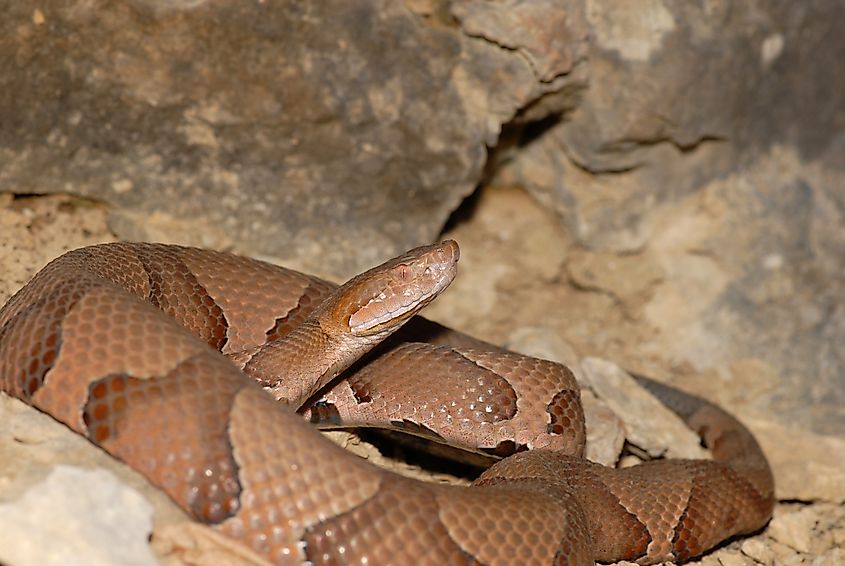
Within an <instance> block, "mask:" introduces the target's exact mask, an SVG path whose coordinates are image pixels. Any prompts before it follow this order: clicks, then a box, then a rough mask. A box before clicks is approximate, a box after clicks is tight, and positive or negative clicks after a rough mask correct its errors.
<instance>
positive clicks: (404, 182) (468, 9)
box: [0, 0, 586, 275]
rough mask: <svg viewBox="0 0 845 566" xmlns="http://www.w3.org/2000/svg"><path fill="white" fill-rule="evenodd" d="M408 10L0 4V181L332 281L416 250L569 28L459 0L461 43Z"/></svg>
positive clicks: (569, 57)
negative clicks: (500, 41) (329, 275)
mask: <svg viewBox="0 0 845 566" xmlns="http://www.w3.org/2000/svg"><path fill="white" fill-rule="evenodd" d="M415 4H416V5H415V6H414V8H415V10H416V13H414V12H412V11H410V9H409V8H408V7H406V6H405V5H403V4H402V3H400V2H390V1H386V0H384V1H378V0H371V1H360V2H346V1H342V0H338V1H330V2H315V3H304V4H303V3H300V2H249V3H244V2H237V1H234V0H221V1H215V2H193V1H186V2H163V1H155V0H123V1H119V2H105V1H101V0H94V1H91V2H76V3H67V2H60V1H57V0H54V1H47V2H42V3H40V4H38V8H33V7H32V5H28V4H26V3H20V2H13V1H5V2H0V11H2V13H3V18H2V19H0V34H2V36H3V37H4V38H6V39H5V41H4V42H3V43H2V44H0V64H1V65H2V67H3V69H4V72H3V73H2V74H0V91H2V92H4V93H6V96H3V97H0V190H3V189H5V190H13V191H15V192H37V193H43V192H72V193H77V194H81V195H85V196H89V197H93V198H96V199H99V200H102V201H105V202H108V203H110V204H112V205H114V206H115V207H116V208H115V214H114V215H113V217H112V226H113V228H114V229H116V230H117V231H118V233H119V235H121V236H122V237H125V238H135V239H169V240H179V241H183V242H189V243H194V244H201V245H206V246H214V247H218V248H221V247H236V248H238V249H241V250H244V251H248V252H250V253H253V254H262V255H269V256H275V257H277V258H281V259H290V258H293V257H299V258H303V259H302V260H301V262H300V263H299V264H300V265H302V266H303V267H306V268H310V269H312V270H321V271H323V272H326V271H333V272H334V273H336V274H344V275H348V274H350V273H351V272H353V271H357V270H358V269H360V268H361V267H363V266H366V265H370V264H372V263H374V262H376V261H378V260H380V259H383V258H384V257H385V256H387V255H390V254H393V253H395V252H398V251H400V250H404V249H407V248H409V247H412V246H414V245H417V244H419V243H421V242H425V241H430V240H432V239H433V238H435V237H436V235H437V233H438V232H439V230H440V229H441V227H442V225H443V223H444V222H445V220H446V218H447V216H448V215H449V213H450V212H451V211H452V210H453V209H454V208H455V207H456V206H457V205H458V203H459V202H460V201H461V199H462V198H463V197H465V196H466V195H467V194H469V193H470V192H471V191H472V190H473V189H474V187H475V186H476V184H477V183H478V182H479V180H480V178H481V175H482V171H483V168H484V165H485V161H486V146H493V145H495V144H496V141H497V137H498V133H499V129H500V126H501V124H502V123H504V122H507V121H509V120H510V119H511V118H512V117H513V116H514V114H515V113H516V112H517V111H518V110H519V109H520V108H522V107H523V106H525V105H527V104H529V103H530V102H532V101H535V100H537V99H540V98H543V96H544V95H547V94H549V93H554V92H559V91H561V90H563V88H564V85H566V84H567V83H568V82H569V81H568V78H567V74H568V73H569V72H570V71H571V70H572V68H573V66H575V65H576V63H577V61H578V59H579V55H578V54H579V53H580V52H582V51H584V49H583V47H582V45H581V42H583V41H584V38H585V35H586V34H585V31H584V30H583V20H582V19H580V18H578V17H577V12H575V15H573V16H572V17H569V16H568V14H567V12H566V11H564V10H563V9H562V7H561V6H560V5H555V4H554V3H551V2H540V3H537V8H536V9H533V10H517V11H516V12H515V13H516V15H517V16H518V18H517V20H518V21H515V22H514V23H513V25H510V24H509V21H510V20H509V19H508V18H509V17H510V16H509V8H510V7H509V6H508V5H507V3H505V4H502V5H500V6H494V5H489V6H488V5H486V4H487V3H481V4H479V5H478V6H475V7H474V6H473V5H472V4H473V3H467V5H466V6H464V7H462V8H461V10H462V12H461V13H462V14H464V17H466V18H467V20H468V21H469V22H470V23H471V25H472V26H473V27H472V30H473V33H474V34H477V35H478V36H479V37H470V36H469V35H466V34H465V33H464V32H463V31H462V30H461V29H460V28H459V27H458V26H456V25H455V21H454V19H453V18H452V17H451V16H449V15H448V14H440V13H439V12H436V11H432V10H433V8H432V7H430V6H428V5H426V4H425V3H415ZM476 4H478V3H476ZM526 4H530V3H526ZM474 9H475V10H483V12H484V14H483V17H481V18H478V19H479V22H476V21H475V19H473V16H472V14H473V10H474ZM549 12H551V13H553V14H555V17H553V18H549V17H547V16H544V13H545V14H548V13H549ZM485 26H489V27H496V26H498V27H496V29H500V28H502V27H505V28H507V29H509V30H510V45H509V46H508V48H507V49H505V48H503V47H501V46H499V45H497V44H495V43H493V42H491V41H488V40H485V39H482V38H481V37H480V36H482V35H484V33H485V32H484V29H485ZM579 26H581V28H579ZM538 30H539V31H542V34H540V35H537V33H536V32H537V31H538ZM524 37H531V38H533V40H532V42H531V44H530V45H529V46H527V47H525V48H522V46H521V44H520V41H521V39H520V38H524ZM511 45H512V47H511ZM525 52H527V53H530V55H531V56H530V57H526V56H524V54H523V53H525ZM547 54H550V55H548V58H550V60H544V58H545V57H547ZM538 61H539V62H541V63H540V64H539V66H537V65H538ZM326 266H329V267H328V268H327V267H326Z"/></svg>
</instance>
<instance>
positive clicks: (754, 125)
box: [0, 0, 845, 565]
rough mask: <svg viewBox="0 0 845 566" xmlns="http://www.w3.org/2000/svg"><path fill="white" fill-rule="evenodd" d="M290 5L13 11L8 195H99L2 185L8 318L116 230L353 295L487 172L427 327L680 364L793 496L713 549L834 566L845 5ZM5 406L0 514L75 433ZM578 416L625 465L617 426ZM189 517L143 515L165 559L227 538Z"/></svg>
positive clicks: (464, 216)
mask: <svg viewBox="0 0 845 566" xmlns="http://www.w3.org/2000/svg"><path fill="white" fill-rule="evenodd" d="M300 4H301V3H300ZM300 4H295V3H292V2H291V3H290V5H291V6H293V7H288V6H286V3H284V2H272V3H271V2H265V3H261V2H259V3H252V4H243V3H235V2H233V1H232V0H215V1H209V2H187V1H186V2H164V1H153V0H123V1H121V2H110V3H106V2H101V1H100V0H93V1H91V2H78V3H60V2H58V1H53V0H51V1H48V2H46V3H41V4H39V7H38V8H37V9H36V8H33V7H31V6H30V5H26V4H25V3H19V2H12V1H10V0H5V1H4V0H0V13H3V15H4V17H3V18H0V32H2V35H1V36H0V37H2V38H3V39H0V66H1V67H2V68H3V69H4V72H3V73H2V74H0V193H2V192H6V193H17V194H32V193H35V194H40V193H50V192H69V193H76V194H83V195H89V196H93V197H94V198H96V199H98V200H101V201H103V202H104V203H105V204H106V205H107V206H99V205H92V204H91V202H90V201H86V200H82V199H77V198H66V197H54V198H21V197H18V198H14V199H13V198H12V197H11V196H5V197H4V196H3V195H2V194H0V271H2V273H3V274H4V276H3V277H2V278H0V301H2V300H4V299H5V297H6V296H8V294H9V293H11V292H13V291H14V290H16V289H17V288H18V287H20V285H21V284H23V282H24V281H25V280H26V279H27V278H28V276H29V275H30V274H32V273H33V272H34V271H35V270H37V269H38V268H39V267H41V266H42V265H43V264H44V263H46V262H47V261H48V260H49V259H52V258H53V257H55V256H56V255H58V254H59V253H61V252H62V251H64V250H66V249H69V248H71V247H76V246H79V245H84V244H88V243H94V242H97V241H103V240H110V239H113V238H114V237H115V235H119V236H120V237H124V238H126V237H134V238H153V239H161V240H169V241H180V242H186V243H194V244H201V245H207V246H212V247H216V248H220V249H223V248H226V249H230V248H231V249H237V250H239V251H242V252H246V253H249V254H251V255H263V256H270V257H275V258H279V259H283V260H284V262H285V263H286V264H288V265H290V266H292V267H299V268H303V269H307V270H309V271H312V272H316V273H319V274H321V275H324V276H328V277H332V278H335V279H339V278H342V276H343V275H345V274H348V273H350V272H351V271H355V270H357V269H358V268H360V267H364V266H368V265H371V264H373V263H375V262H377V261H378V260H381V259H384V258H385V257H387V256H388V255H390V254H392V253H393V252H395V251H397V250H399V249H404V248H407V247H410V246H411V245H415V244H417V243H420V242H422V241H423V240H429V239H433V238H434V237H435V235H436V234H437V232H438V231H439V230H440V228H441V225H442V223H443V220H444V218H445V217H446V215H447V214H449V212H450V211H452V209H453V208H454V207H455V206H456V204H457V202H458V201H459V199H460V198H461V196H462V195H464V194H466V193H468V192H469V191H470V190H471V189H472V188H473V187H474V186H475V185H476V184H477V183H478V182H479V181H480V180H482V181H483V180H487V181H488V184H493V185H498V187H494V188H486V189H484V190H483V191H480V192H479V193H477V194H476V195H474V196H473V198H471V199H470V200H469V201H467V202H466V204H465V205H464V206H463V207H462V208H461V209H460V210H459V212H458V214H456V215H455V216H454V217H453V218H452V221H451V222H450V224H449V230H448V232H447V235H449V236H451V237H456V238H457V239H458V240H459V241H460V243H461V246H462V259H461V267H460V275H459V277H458V279H457V281H456V283H455V284H454V285H453V287H452V288H451V289H450V290H449V291H447V293H446V295H445V296H444V297H443V298H442V299H439V300H438V301H437V302H436V303H435V304H434V305H433V308H432V309H430V311H429V313H428V314H431V315H433V316H435V317H436V318H438V319H440V320H441V321H442V322H444V323H447V324H450V325H453V326H456V327H458V328H461V329H463V330H466V331H469V332H471V333H473V334H475V335H478V336H479V337H481V338H485V339H488V340H490V341H493V342H496V343H502V344H507V345H509V346H510V347H514V348H517V349H520V350H524V351H529V352H533V353H538V354H541V355H543V356H545V357H557V358H559V359H564V360H566V361H567V363H570V364H572V365H573V366H574V370H575V371H576V374H579V375H580V374H582V373H583V372H581V371H580V368H579V367H578V366H579V363H580V360H581V359H582V357H587V356H594V357H599V358H602V359H605V360H612V361H613V362H614V363H617V364H619V365H620V366H622V367H625V368H628V369H631V370H634V371H638V372H641V373H644V374H646V375H654V376H658V377H664V378H668V377H670V376H672V377H675V378H676V381H677V382H678V383H679V384H680V385H681V386H683V387H685V388H687V389H689V390H691V391H693V392H695V393H698V394H701V395H704V396H706V397H708V398H710V399H712V400H714V401H716V402H719V403H721V404H722V405H724V406H725V407H726V408H728V409H729V410H731V411H732V412H734V413H735V414H737V415H738V416H739V417H740V418H741V419H742V420H743V421H744V422H746V424H748V425H749V426H750V428H751V429H752V430H753V431H754V433H755V434H756V435H757V437H758V438H759V439H760V441H761V443H762V445H763V447H764V449H765V451H766V452H767V454H768V455H769V457H770V459H771V461H772V464H773V467H774V471H775V476H776V482H777V495H778V497H780V498H781V499H784V500H791V501H793V502H794V501H801V502H804V503H790V504H782V505H781V506H780V507H779V512H778V519H777V520H778V523H776V528H774V530H773V531H772V532H769V531H764V533H763V534H761V535H758V536H756V537H753V538H749V539H742V540H740V541H738V542H734V543H731V544H729V545H727V546H726V547H725V548H723V549H721V550H719V551H718V552H716V553H713V554H711V555H708V556H706V557H704V558H703V559H702V560H701V564H708V565H715V564H722V565H725V564H757V563H762V564H775V563H777V564H799V563H806V564H839V563H841V562H843V555H842V548H843V547H845V507H843V502H845V475H843V467H842V464H841V463H842V462H843V461H845V444H843V440H842V439H843V438H845V411H843V409H842V407H845V382H843V376H845V358H843V355H842V352H843V350H842V347H841V344H843V343H845V322H843V321H845V312H843V307H842V304H843V303H842V300H841V297H842V296H843V291H845V288H843V287H845V277H843V271H842V258H843V257H845V197H843V195H845V191H843V187H845V95H843V94H842V93H843V92H845V72H842V71H841V70H840V69H841V68H842V65H841V62H842V61H843V60H845V36H843V35H842V34H841V33H840V30H839V27H840V26H841V24H840V22H841V21H843V20H845V4H843V3H842V2H841V1H840V0H809V1H806V2H790V1H789V0H753V1H751V2H732V1H728V0H718V1H710V2H698V3H683V2H666V1H665V0H648V1H645V2H637V3H631V2H625V1H624V0H614V1H600V0H580V1H576V0H573V1H567V0H560V1H553V0H522V1H519V0H501V1H497V2H485V1H479V0H463V1H462V0H456V1H453V2H448V3H447V2H440V1H439V0H406V1H405V3H404V4H402V3H400V2H387V1H386V0H385V1H383V2H381V3H379V2H376V1H375V0H373V1H372V2H365V1H361V2H354V3H349V2H340V1H338V2H332V3H310V4H303V5H301V6H300ZM500 130H501V135H500ZM485 146H487V147H490V148H492V149H493V151H492V152H491V155H492V156H493V159H488V158H486V156H485V155H486V149H485ZM513 185H520V186H521V187H523V188H526V189H528V190H529V191H530V192H531V194H532V195H533V197H534V199H536V201H539V202H540V203H541V204H542V206H537V202H536V201H535V200H531V199H529V198H528V197H526V195H525V194H524V193H523V192H522V191H519V190H515V189H513V188H512V186H513ZM107 220H108V226H107ZM107 227H108V228H110V230H109V229H107ZM111 230H117V231H118V233H117V234H115V233H113V232H112V231H111ZM0 400H2V399H0ZM599 401H600V400H599ZM15 407H17V408H15V409H14V410H11V409H8V405H7V404H5V403H4V404H0V409H1V411H0V422H2V423H4V424H3V426H0V431H5V430H9V428H8V427H7V425H6V423H9V422H11V423H13V426H12V429H11V430H13V431H18V432H16V433H13V434H12V436H5V437H2V439H0V456H2V457H0V462H2V463H5V462H11V463H12V464H11V467H9V466H5V467H4V466H2V464H0V488H2V489H5V488H6V487H8V486H12V488H14V489H13V490H12V492H11V493H12V495H9V494H8V493H7V492H6V491H2V492H0V499H3V500H9V499H12V498H14V497H17V496H19V494H20V493H21V491H20V489H23V487H21V486H22V485H23V484H21V482H20V478H22V477H25V478H29V480H30V481H33V482H37V481H39V480H40V479H43V478H44V477H46V475H47V473H48V472H49V467H50V466H51V465H52V464H51V463H52V462H66V463H72V464H75V463H76V462H75V461H74V460H73V458H75V457H76V455H77V454H82V453H84V452H85V448H84V447H85V446H86V444H85V442H84V441H82V440H81V439H75V440H74V441H69V442H71V444H70V446H73V447H74V448H73V450H70V449H68V448H65V447H64V446H65V445H64V444H63V443H64V442H65V440H62V441H61V442H59V441H57V440H56V441H54V440H53V439H54V438H61V437H62V435H63V434H64V435H65V436H70V438H75V437H73V436H72V435H68V434H67V433H66V431H65V432H64V433H62V432H57V431H63V429H62V428H61V427H57V426H55V425H54V426H53V427H50V426H46V425H45V428H43V429H42V428H41V427H40V426H39V427H36V426H34V425H32V424H31V423H30V421H29V417H27V416H26V415H28V414H29V413H31V411H28V410H26V409H24V408H22V407H18V406H17V405H16V406H15ZM589 407H592V409H589ZM588 410H591V411H592V414H591V415H588V419H593V421H592V422H594V423H595V422H599V423H601V424H602V426H605V427H607V428H606V430H605V431H604V432H603V433H602V434H601V435H599V436H604V438H605V440H604V441H603V442H604V443H605V444H603V445H602V446H603V447H602V448H601V449H599V450H597V451H595V452H592V454H593V455H594V457H595V458H597V459H602V460H604V461H612V460H613V459H614V458H617V457H618V450H619V444H620V443H621V438H622V435H621V431H622V429H623V425H622V424H621V420H620V419H624V418H627V417H630V416H631V415H629V414H622V415H619V417H618V418H617V417H613V416H611V415H608V414H605V413H604V411H606V410H607V408H606V405H604V404H595V405H594V404H592V402H591V404H590V405H588ZM623 412H624V413H632V414H633V410H632V409H631V408H626V409H624V410H623ZM633 416H634V417H635V418H636V415H633ZM49 424H52V423H49V422H48V425H49ZM21 427H23V428H21ZM21 430H26V431H29V432H28V434H29V435H30V436H26V437H25V438H27V439H29V440H28V441H27V442H24V443H21V442H19V441H18V440H16V439H15V436H14V434H18V435H20V431H21ZM42 438H47V439H48V441H46V442H45V441H43V440H39V439H42ZM74 442H75V443H74ZM93 452H94V453H95V454H97V455H98V456H99V458H100V460H97V462H98V464H97V465H98V466H99V465H102V466H109V465H110V464H109V463H108V462H107V461H108V458H105V457H104V455H103V454H102V453H100V452H98V451H96V450H94V451H93ZM363 452H364V454H365V455H367V456H368V457H370V458H372V459H374V460H378V459H379V458H380V457H379V456H377V455H376V454H375V453H374V452H373V451H372V450H370V449H368V448H366V447H364V449H363ZM25 453H29V454H30V456H31V459H32V460H34V462H32V463H28V464H26V465H21V462H24V461H27V462H29V461H30V460H25V459H24V454H25ZM71 455H72V456H71ZM68 458H70V459H71V461H70V462H67V459H68ZM112 465H113V464H112ZM385 465H388V464H385ZM116 467H117V468H118V469H119V468H120V466H116ZM399 469H400V471H402V472H403V473H408V474H418V473H420V472H419V470H414V469H412V468H409V467H405V468H403V467H400V468H399ZM124 472H125V470H124ZM121 477H123V476H121ZM127 477H128V478H130V479H129V480H126V481H130V482H132V481H136V482H137V481H139V480H138V479H137V477H134V476H133V475H132V474H131V473H127ZM133 477H134V480H133V479H131V478H133ZM435 479H438V480H442V479H443V478H439V477H438V478H435ZM141 483H142V484H143V482H141ZM27 485H30V484H27ZM132 485H133V486H135V487H136V488H137V489H149V487H146V488H144V487H143V485H141V486H136V485H135V484H132ZM18 488H20V489H18ZM15 489H18V491H15ZM144 493H145V494H146V493H147V491H144ZM147 497H150V498H155V492H154V491H153V493H152V495H147ZM159 497H160V494H159ZM162 509H166V506H163V507H159V506H158V505H157V511H156V521H157V523H158V521H159V519H160V517H161V516H162V513H165V515H166V511H162ZM804 509H806V511H804ZM171 511H172V509H171ZM794 513H801V515H799V516H798V518H797V519H786V517H789V516H791V514H794ZM807 517H810V518H809V519H808V518H807ZM812 517H816V520H813V519H812ZM81 520H84V519H81ZM176 523H177V524H175V525H171V526H165V527H159V526H158V525H156V527H155V533H156V534H155V535H154V541H156V543H157V545H158V546H157V549H156V550H157V552H159V557H160V558H161V557H164V559H165V560H166V561H168V563H174V564H175V563H180V562H181V563H186V562H187V563H194V564H196V563H203V559H202V558H199V559H197V558H196V556H197V555H198V554H201V553H203V552H205V551H204V550H202V549H207V548H212V549H219V544H218V543H217V542H213V541H212V542H210V543H209V542H196V540H195V539H196V538H197V537H196V536H194V534H192V533H187V534H186V532H184V530H183V529H184V522H182V523H179V521H176ZM808 529H809V530H808ZM188 530H190V527H189V528H188ZM180 531H182V532H180ZM164 532H168V533H171V534H172V538H170V539H168V535H165V534H163V533H164ZM201 532H202V531H201ZM200 538H201V539H202V540H205V541H207V540H211V539H213V537H208V536H207V535H206V536H201V537H200ZM807 540H810V543H809V546H807V544H806V541H807ZM221 544H222V543H221ZM799 547H800V548H799ZM211 552H212V554H211V555H206V556H207V558H206V559H205V560H206V561H205V563H212V564H213V563H221V559H219V557H218V558H217V559H215V558H208V556H212V557H213V556H214V554H213V552H217V550H212V551H211ZM226 552H229V551H228V550H227V551H226ZM226 556H230V555H229V554H227V555H226ZM226 560H229V558H227V559H226ZM233 560H234V559H233ZM245 560H247V561H248V560H249V559H248V558H245Z"/></svg>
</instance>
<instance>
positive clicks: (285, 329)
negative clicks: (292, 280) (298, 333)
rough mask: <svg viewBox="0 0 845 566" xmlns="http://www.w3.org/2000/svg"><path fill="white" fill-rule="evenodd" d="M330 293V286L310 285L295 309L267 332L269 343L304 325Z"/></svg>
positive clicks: (279, 319) (278, 319)
mask: <svg viewBox="0 0 845 566" xmlns="http://www.w3.org/2000/svg"><path fill="white" fill-rule="evenodd" d="M329 292H330V289H329V287H328V285H318V284H314V283H309V284H308V286H307V287H305V289H304V290H303V292H302V296H300V297H299V301H298V302H297V303H296V306H295V307H293V308H292V309H291V310H290V311H289V312H287V313H286V314H285V316H283V317H279V318H277V319H276V323H275V324H274V325H273V328H271V329H270V330H268V331H267V337H266V339H267V342H272V341H273V340H278V339H279V338H281V337H282V336H285V335H287V334H288V333H289V332H290V331H291V330H293V329H294V328H296V327H297V326H299V325H300V324H302V323H303V322H304V321H305V319H306V318H307V317H308V315H309V314H311V311H312V310H314V307H315V306H317V304H319V301H321V300H322V299H323V298H325V297H326V296H327V295H328V294H329Z"/></svg>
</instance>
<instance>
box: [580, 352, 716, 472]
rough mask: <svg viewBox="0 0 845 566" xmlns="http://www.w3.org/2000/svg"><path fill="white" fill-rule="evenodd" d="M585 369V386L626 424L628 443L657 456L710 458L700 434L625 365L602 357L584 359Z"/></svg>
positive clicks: (583, 367) (583, 366) (582, 366)
mask: <svg viewBox="0 0 845 566" xmlns="http://www.w3.org/2000/svg"><path fill="white" fill-rule="evenodd" d="M581 368H582V370H583V372H584V379H585V382H584V385H585V386H587V387H589V388H590V389H591V390H592V391H593V392H594V393H595V394H596V395H597V396H598V397H599V398H600V399H602V401H604V402H605V403H607V405H608V406H609V407H610V408H611V409H612V410H613V412H615V413H616V414H617V415H619V416H620V418H621V419H622V421H623V422H624V423H625V429H626V431H627V434H626V438H627V440H628V442H631V443H632V444H634V445H636V446H637V447H639V448H642V449H643V450H645V451H646V452H648V454H650V455H651V456H653V457H659V456H668V457H670V458H707V452H706V451H704V450H703V449H702V448H701V446H700V444H699V438H698V436H697V435H696V434H695V433H693V432H692V431H691V430H690V429H689V428H688V427H687V426H686V425H685V424H684V422H683V421H682V420H681V419H680V418H679V417H678V416H677V415H675V413H673V412H672V411H670V410H669V409H667V408H666V407H665V406H664V405H663V404H662V403H661V402H660V401H658V400H657V399H655V398H654V397H652V395H651V394H650V393H648V392H647V391H645V390H644V389H643V388H642V387H640V386H639V384H637V382H636V381H634V379H633V378H632V377H631V376H630V375H628V374H627V373H625V371H624V370H622V368H620V367H619V366H617V365H616V364H614V363H612V362H609V361H607V360H602V359H599V358H585V359H583V360H582V361H581Z"/></svg>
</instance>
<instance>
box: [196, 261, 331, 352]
mask: <svg viewBox="0 0 845 566" xmlns="http://www.w3.org/2000/svg"><path fill="white" fill-rule="evenodd" d="M179 257H180V258H181V260H182V261H183V262H184V263H185V264H186V265H187V266H188V267H189V268H190V269H191V272H192V273H193V274H194V276H195V277H196V279H197V281H199V283H200V284H201V285H202V286H203V287H204V288H205V289H206V290H207V291H208V293H209V294H210V295H211V296H212V297H213V298H214V300H215V302H216V303H217V304H219V305H220V306H221V307H222V308H223V310H224V311H225V313H226V317H227V320H228V321H229V325H230V327H229V331H228V342H227V343H226V346H225V348H224V350H223V352H224V353H230V352H238V351H240V350H246V349H249V348H254V347H256V346H260V345H261V344H263V343H265V342H267V341H269V340H270V339H272V338H270V337H269V335H268V333H271V334H272V333H273V329H274V328H275V327H276V325H277V320H278V319H283V318H285V317H287V316H289V315H290V313H291V311H293V310H294V309H296V308H297V307H299V310H298V315H299V316H295V317H294V318H300V317H304V316H307V314H308V313H309V312H310V310H311V309H313V307H314V306H316V304H317V302H318V301H319V300H320V299H321V298H323V297H325V296H326V295H328V294H329V293H330V292H331V290H332V289H334V287H335V285H332V284H331V283H327V282H326V281H323V280H321V279H318V278H316V277H312V276H310V275H304V274H302V273H299V272H296V271H293V270H290V269H285V268H283V267H279V266H277V265H271V264H269V263H265V262H262V261H257V260H253V259H249V258H243V257H239V256H233V255H231V254H225V253H220V252H213V251H208V250H196V249H192V248H179ZM309 301H310V302H309ZM300 320H301V318H300ZM292 327H293V325H289V326H286V327H285V328H280V329H279V331H281V332H287V331H290V329H291V328H292Z"/></svg>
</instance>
